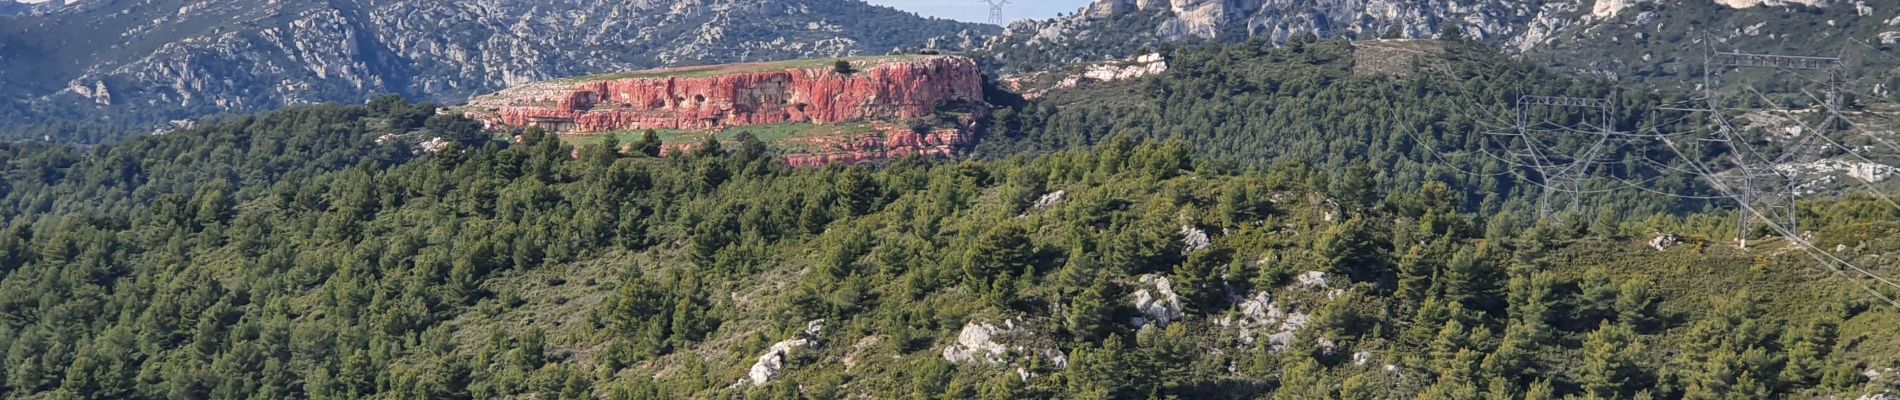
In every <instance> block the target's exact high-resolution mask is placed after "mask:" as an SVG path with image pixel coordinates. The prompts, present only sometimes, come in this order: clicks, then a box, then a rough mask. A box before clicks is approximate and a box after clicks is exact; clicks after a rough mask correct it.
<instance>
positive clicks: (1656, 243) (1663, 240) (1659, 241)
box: [1649, 233, 1682, 251]
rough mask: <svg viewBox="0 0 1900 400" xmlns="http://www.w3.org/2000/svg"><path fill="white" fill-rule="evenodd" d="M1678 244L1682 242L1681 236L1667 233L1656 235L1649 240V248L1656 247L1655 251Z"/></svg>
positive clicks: (1667, 248)
mask: <svg viewBox="0 0 1900 400" xmlns="http://www.w3.org/2000/svg"><path fill="white" fill-rule="evenodd" d="M1678 244H1682V238H1680V237H1676V235H1671V234H1667V233H1665V234H1661V235H1656V238H1654V239H1650V240H1649V248H1652V249H1656V251H1664V250H1669V248H1670V247H1675V246H1676V245H1678Z"/></svg>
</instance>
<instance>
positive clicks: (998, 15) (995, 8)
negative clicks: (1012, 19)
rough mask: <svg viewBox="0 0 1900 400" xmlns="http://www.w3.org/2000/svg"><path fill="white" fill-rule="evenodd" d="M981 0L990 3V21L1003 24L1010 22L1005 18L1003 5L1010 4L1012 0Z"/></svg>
mask: <svg viewBox="0 0 1900 400" xmlns="http://www.w3.org/2000/svg"><path fill="white" fill-rule="evenodd" d="M981 1H982V2H983V4H988V5H989V6H990V23H991V24H995V25H1003V24H1005V23H1008V22H1009V20H1008V19H1005V18H1003V6H1006V5H1009V1H1010V0H981Z"/></svg>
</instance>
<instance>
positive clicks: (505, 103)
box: [467, 56, 983, 134]
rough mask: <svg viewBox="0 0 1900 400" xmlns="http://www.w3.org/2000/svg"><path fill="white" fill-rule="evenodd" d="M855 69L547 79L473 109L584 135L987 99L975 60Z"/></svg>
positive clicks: (857, 118)
mask: <svg viewBox="0 0 1900 400" xmlns="http://www.w3.org/2000/svg"><path fill="white" fill-rule="evenodd" d="M852 63H853V68H854V69H855V71H853V72H850V73H839V72H837V71H836V70H835V68H834V67H833V66H832V63H829V62H824V63H813V62H802V63H800V62H791V63H776V64H747V65H728V66H714V67H695V68H685V69H675V70H661V71H648V72H641V73H633V74H626V75H624V76H625V77H614V76H604V77H595V78H581V79H570V80H559V81H547V82H539V83H534V84H529V85H524V86H519V87H515V88H510V89H508V90H504V91H502V92H500V93H497V94H495V95H491V96H486V97H483V98H479V99H476V100H475V101H472V102H471V103H470V104H469V107H468V110H467V111H468V114H469V115H470V116H471V117H474V118H476V119H479V120H482V121H483V122H485V123H487V124H489V126H490V127H491V128H504V127H517V128H519V127H529V126H541V127H542V128H544V129H548V130H549V131H552V132H557V133H563V134H586V133H597V132H610V131H631V130H642V129H677V130H704V131H718V130H724V129H726V128H729V127H736V126H747V125H761V124H775V123H788V122H793V123H816V124H831V123H839V122H867V121H885V122H897V121H902V120H905V119H909V118H917V117H924V116H929V115H932V113H934V112H935V111H936V110H937V108H938V107H939V106H943V105H947V104H975V105H981V104H982V102H983V87H982V75H981V71H980V69H979V68H978V67H977V65H976V63H975V62H974V61H971V60H970V59H967V58H963V57H956V56H895V57H885V58H874V59H861V60H854V61H852ZM979 108H980V107H979Z"/></svg>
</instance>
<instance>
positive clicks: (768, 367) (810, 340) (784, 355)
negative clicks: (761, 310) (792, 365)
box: [734, 320, 825, 386]
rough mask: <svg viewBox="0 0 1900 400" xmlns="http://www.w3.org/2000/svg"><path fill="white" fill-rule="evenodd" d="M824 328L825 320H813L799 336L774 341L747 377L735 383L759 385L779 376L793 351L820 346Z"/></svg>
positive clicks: (753, 365)
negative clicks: (819, 340)
mask: <svg viewBox="0 0 1900 400" xmlns="http://www.w3.org/2000/svg"><path fill="white" fill-rule="evenodd" d="M824 330H825V321H824V320H816V321H811V322H808V323H806V324H805V332H803V333H801V334H799V335H798V337H795V338H791V339H786V340H784V341H781V342H778V343H773V344H772V347H770V348H767V349H765V354H763V355H760V356H759V361H758V362H756V363H753V364H752V368H751V369H749V370H747V371H746V377H745V379H741V380H740V381H739V382H737V383H735V384H734V385H735V386H739V385H751V386H758V385H764V384H766V383H767V382H771V381H772V379H775V378H778V376H779V372H781V371H784V370H785V367H786V365H785V364H786V361H788V360H789V359H791V357H792V353H793V352H797V351H803V350H809V349H812V348H816V347H818V335H819V334H821V333H824Z"/></svg>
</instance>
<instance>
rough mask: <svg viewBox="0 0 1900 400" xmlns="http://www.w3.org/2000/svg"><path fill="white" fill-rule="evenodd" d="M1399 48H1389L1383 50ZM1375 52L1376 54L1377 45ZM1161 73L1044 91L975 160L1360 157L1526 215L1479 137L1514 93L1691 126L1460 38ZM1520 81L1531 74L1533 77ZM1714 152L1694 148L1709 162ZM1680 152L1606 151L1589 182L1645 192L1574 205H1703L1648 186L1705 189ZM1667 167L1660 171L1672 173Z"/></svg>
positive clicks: (1306, 45) (1398, 184)
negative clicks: (1138, 150)
mask: <svg viewBox="0 0 1900 400" xmlns="http://www.w3.org/2000/svg"><path fill="white" fill-rule="evenodd" d="M1384 49H1397V50H1384ZM1381 50H1384V51H1381ZM1166 57H1167V60H1168V64H1169V65H1170V69H1169V71H1168V72H1167V73H1164V74H1161V75H1159V76H1155V77H1150V78H1144V79H1140V80H1132V81H1125V82H1115V83H1109V84H1100V85H1091V86H1084V87H1081V88H1078V89H1072V90H1060V91H1054V92H1052V93H1051V94H1050V95H1049V96H1047V97H1045V98H1042V99H1038V100H1036V101H1033V102H1026V103H1017V104H1018V106H1017V107H1015V108H1013V109H1010V110H1006V111H1004V112H1002V113H999V114H998V116H997V119H998V121H997V123H996V124H997V125H998V127H997V129H995V131H996V132H997V133H996V134H994V135H992V137H990V138H987V139H986V140H985V141H984V142H983V143H982V144H980V145H979V147H978V148H977V151H976V152H977V154H979V155H984V156H988V157H999V156H1006V155H1014V154H1034V153H1040V152H1051V151H1060V150H1061V149H1067V148H1072V147H1074V146H1085V145H1089V144H1091V143H1096V142H1098V141H1100V140H1102V139H1103V138H1107V137H1111V136H1115V135H1125V136H1129V137H1133V138H1139V139H1142V140H1166V139H1179V140H1182V141H1184V142H1186V143H1189V145H1190V146H1192V147H1193V149H1194V151H1195V152H1196V153H1197V154H1202V155H1203V157H1201V161H1203V162H1208V163H1211V164H1214V165H1230V166H1233V167H1235V168H1241V169H1250V168H1265V167H1268V166H1271V165H1272V164H1273V163H1275V162H1281V161H1287V160H1299V161H1303V162H1309V163H1312V165H1313V166H1314V167H1315V168H1317V169H1322V170H1330V171H1340V170H1345V169H1348V168H1351V167H1353V166H1359V165H1364V166H1369V167H1372V168H1374V169H1376V170H1378V171H1379V174H1380V175H1381V176H1383V177H1384V178H1385V182H1386V183H1387V185H1388V186H1385V187H1382V188H1381V189H1382V190H1394V191H1414V190H1417V189H1418V188H1420V187H1421V186H1422V185H1424V184H1425V183H1427V182H1447V183H1449V184H1450V187H1451V188H1453V190H1455V191H1458V192H1460V194H1459V197H1460V198H1461V199H1463V201H1464V202H1465V204H1462V205H1461V209H1466V210H1476V211H1479V212H1480V213H1482V214H1486V215H1489V214H1494V213H1498V212H1500V211H1514V212H1519V213H1523V212H1531V211H1533V207H1532V204H1531V202H1532V201H1534V197H1535V195H1536V194H1537V192H1538V191H1539V190H1540V189H1541V188H1540V187H1539V186H1537V185H1535V184H1534V183H1535V182H1538V181H1540V179H1539V178H1538V177H1536V176H1532V175H1528V172H1526V171H1524V170H1523V169H1522V168H1518V167H1516V166H1514V165H1513V164H1512V162H1513V160H1509V159H1504V157H1509V156H1508V155H1505V152H1506V149H1505V148H1504V147H1505V143H1503V142H1500V141H1499V140H1498V139H1497V138H1496V137H1493V136H1489V135H1487V134H1486V132H1491V131H1503V130H1508V129H1509V128H1510V127H1509V126H1508V125H1509V124H1511V123H1512V121H1511V120H1512V119H1513V118H1514V117H1513V115H1514V111H1512V109H1511V106H1512V105H1514V104H1516V101H1517V99H1518V97H1519V96H1524V95H1545V96H1575V97H1589V98H1607V99H1611V100H1612V101H1614V102H1615V103H1617V104H1616V107H1617V112H1616V113H1615V114H1614V115H1613V116H1612V117H1613V119H1614V124H1615V125H1616V126H1615V130H1616V131H1619V132H1644V131H1647V130H1653V129H1658V127H1659V126H1660V127H1661V128H1662V129H1681V128H1682V127H1687V126H1692V125H1691V124H1695V123H1698V122H1699V121H1695V120H1685V119H1683V118H1680V117H1681V116H1682V115H1683V114H1681V113H1675V114H1669V113H1665V112H1656V111H1653V108H1654V107H1656V106H1658V105H1663V104H1673V103H1677V102H1680V101H1682V100H1683V98H1684V96H1681V95H1674V94H1671V93H1668V92H1648V91H1642V90H1621V89H1619V88H1618V87H1617V86H1616V85H1614V84H1612V83H1609V82H1604V81H1598V80H1590V79H1585V78H1578V77H1574V76H1570V75H1564V74H1560V73H1556V72H1553V71H1550V70H1548V69H1545V68H1541V67H1539V66H1537V65H1535V64H1532V63H1529V62H1524V61H1521V60H1516V59H1513V58H1511V57H1509V56H1507V55H1505V54H1503V53H1501V52H1499V51H1498V50H1496V49H1494V48H1491V47H1488V46H1485V45H1482V44H1478V43H1475V42H1468V41H1384V42H1357V43H1355V42H1348V41H1345V40H1326V41H1314V40H1313V39H1310V38H1307V39H1297V40H1295V41H1294V42H1292V43H1290V44H1289V45H1287V46H1276V45H1273V44H1271V43H1266V42H1261V41H1255V42H1250V43H1243V44H1234V45H1200V46H1189V47H1183V48H1176V49H1172V50H1171V51H1169V52H1167V53H1166ZM1531 82H1535V84H1532V83H1531ZM1532 115H1533V116H1534V117H1536V118H1539V119H1548V120H1550V121H1554V122H1556V123H1558V124H1562V125H1566V126H1576V125H1579V124H1584V123H1590V122H1594V121H1592V120H1590V119H1589V118H1590V117H1591V116H1590V115H1588V114H1582V113H1575V112H1568V111H1565V110H1539V111H1538V112H1537V113H1535V114H1532ZM1589 137H1590V136H1589V135H1570V137H1567V138H1563V139H1561V141H1558V142H1554V143H1553V144H1554V145H1555V147H1553V148H1552V150H1555V151H1576V150H1578V149H1580V148H1582V147H1585V146H1588V145H1589V142H1588V141H1587V139H1588V138H1589ZM1722 150H1723V151H1718V152H1713V153H1708V154H1699V156H1702V157H1703V158H1704V159H1718V158H1719V157H1721V156H1722V155H1724V154H1726V152H1725V150H1726V149H1722ZM1681 162H1682V160H1680V159H1679V155H1677V154H1675V153H1673V152H1670V151H1669V150H1668V149H1667V148H1666V147H1664V146H1663V145H1661V144H1659V143H1656V142H1653V141H1652V142H1643V143H1632V144H1631V145H1628V146H1621V147H1618V148H1616V149H1615V151H1614V152H1613V153H1611V154H1606V155H1605V156H1604V158H1603V159H1602V160H1601V163H1602V164H1604V165H1608V166H1609V167H1606V168H1602V169H1598V170H1593V171H1592V172H1591V174H1592V176H1593V177H1594V178H1596V179H1594V180H1593V181H1592V182H1591V183H1589V185H1592V186H1591V188H1592V189H1595V190H1608V189H1615V188H1625V186H1627V185H1628V184H1627V183H1625V182H1628V181H1641V182H1644V183H1645V184H1646V185H1649V186H1650V188H1652V189H1656V190H1655V191H1652V192H1645V191H1640V190H1626V191H1623V192H1619V193H1615V195H1608V196H1596V198H1593V199H1591V201H1589V202H1586V203H1584V206H1585V208H1584V209H1581V210H1577V212H1578V213H1580V214H1584V215H1594V214H1595V213H1597V212H1599V211H1600V209H1601V210H1612V211H1616V212H1622V211H1625V210H1627V211H1631V212H1632V215H1641V214H1647V213H1681V212H1695V211H1700V210H1705V209H1707V208H1708V207H1709V206H1710V204H1709V203H1708V202H1706V201H1704V200H1698V199H1683V198H1680V197H1673V196H1667V195H1660V194H1656V193H1657V192H1660V193H1677V194H1686V195H1697V194H1706V193H1708V192H1709V190H1708V189H1707V188H1706V187H1705V186H1704V184H1702V183H1700V182H1698V181H1696V180H1695V177H1694V176H1690V175H1686V174H1681V173H1678V172H1676V171H1675V169H1681V168H1686V167H1681V166H1679V165H1678V164H1680V163H1681ZM1672 168H1673V169H1672Z"/></svg>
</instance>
